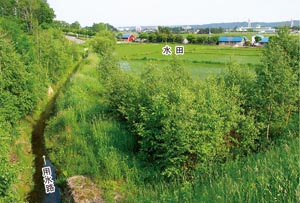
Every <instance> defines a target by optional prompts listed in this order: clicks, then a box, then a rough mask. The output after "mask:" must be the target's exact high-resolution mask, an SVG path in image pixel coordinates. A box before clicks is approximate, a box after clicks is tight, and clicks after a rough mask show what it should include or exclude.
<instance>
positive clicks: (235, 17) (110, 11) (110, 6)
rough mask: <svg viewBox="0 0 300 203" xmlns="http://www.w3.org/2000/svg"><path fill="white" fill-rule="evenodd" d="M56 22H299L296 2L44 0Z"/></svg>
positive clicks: (299, 8) (299, 7)
mask: <svg viewBox="0 0 300 203" xmlns="http://www.w3.org/2000/svg"><path fill="white" fill-rule="evenodd" d="M47 2H48V3H49V5H50V7H51V8H53V9H54V11H55V14H56V19H57V20H64V21H66V22H68V23H73V22H75V21H78V22H79V23H80V24H81V26H83V27H84V26H91V25H92V24H93V23H99V22H104V23H109V24H111V25H113V26H115V27H124V26H142V25H143V26H147V25H148V26H150V25H161V26H167V25H194V24H198V25H201V24H208V23H223V22H241V21H243V22H245V21H248V19H250V20H251V22H277V21H289V20H291V19H293V20H299V19H300V0H248V1H242V0H205V1H203V0H202V1H201V0H181V1H179V0H148V1H143V0H122V1H120V0H119V1H118V0H105V1H104V0H84V1H82V0H48V1H47Z"/></svg>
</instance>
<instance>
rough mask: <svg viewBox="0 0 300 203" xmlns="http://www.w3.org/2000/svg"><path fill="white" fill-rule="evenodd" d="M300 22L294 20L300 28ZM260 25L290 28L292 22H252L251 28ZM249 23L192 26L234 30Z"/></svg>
mask: <svg viewBox="0 0 300 203" xmlns="http://www.w3.org/2000/svg"><path fill="white" fill-rule="evenodd" d="M299 24H300V20H294V25H295V26H299ZM257 25H260V26H262V27H280V26H285V25H287V26H290V25H291V21H282V22H252V23H251V26H252V27H256V26H257ZM247 26H248V22H231V23H211V24H203V25H191V27H193V28H212V27H214V28H216V27H221V28H224V29H233V28H235V27H247Z"/></svg>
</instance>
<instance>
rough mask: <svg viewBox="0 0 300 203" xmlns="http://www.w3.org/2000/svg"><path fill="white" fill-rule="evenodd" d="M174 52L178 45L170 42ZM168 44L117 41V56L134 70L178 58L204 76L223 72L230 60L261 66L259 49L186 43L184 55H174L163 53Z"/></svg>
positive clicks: (193, 71) (193, 73) (191, 70)
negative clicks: (163, 48)
mask: <svg viewBox="0 0 300 203" xmlns="http://www.w3.org/2000/svg"><path fill="white" fill-rule="evenodd" d="M168 45H169V46H171V47H172V50H173V52H174V49H175V46H177V44H171V43H169V44H168ZM163 46H165V44H134V43H130V44H118V45H117V47H116V55H117V57H118V58H119V59H120V60H121V62H123V63H124V62H127V63H128V64H129V65H128V66H129V67H130V69H131V70H132V71H133V72H137V73H138V72H139V71H140V70H141V67H145V66H146V65H148V64H149V63H157V64H161V65H167V64H169V63H170V62H171V61H172V60H177V61H178V62H179V63H181V64H182V66H184V67H185V68H186V69H187V70H188V71H189V72H190V73H191V74H192V75H193V76H194V77H201V78H205V77H207V76H209V75H212V74H217V73H220V72H222V70H224V68H225V67H226V66H227V64H228V63H237V64H240V65H242V66H245V65H248V66H250V67H252V68H254V67H258V66H259V65H260V53H261V49H260V48H235V47H227V46H209V45H184V48H185V54H184V55H178V56H175V55H174V54H173V55H172V56H165V55H162V47H163Z"/></svg>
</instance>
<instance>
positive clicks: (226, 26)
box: [119, 20, 300, 31]
mask: <svg viewBox="0 0 300 203" xmlns="http://www.w3.org/2000/svg"><path fill="white" fill-rule="evenodd" d="M258 25H260V26H262V27H280V26H285V25H287V26H290V25H291V21H281V22H251V26H252V27H256V26H258ZM299 25H300V20H294V26H299ZM182 26H190V27H192V28H193V29H197V28H218V27H221V28H224V29H233V28H236V27H247V26H248V22H230V23H210V24H202V25H169V26H166V27H182ZM141 27H142V28H143V29H144V28H148V29H150V28H151V29H155V28H156V26H141ZM120 28H123V29H124V31H125V30H127V31H129V30H135V28H136V27H134V26H128V27H120ZM120 28H119V29H120Z"/></svg>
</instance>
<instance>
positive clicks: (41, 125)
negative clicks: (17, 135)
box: [27, 95, 61, 203]
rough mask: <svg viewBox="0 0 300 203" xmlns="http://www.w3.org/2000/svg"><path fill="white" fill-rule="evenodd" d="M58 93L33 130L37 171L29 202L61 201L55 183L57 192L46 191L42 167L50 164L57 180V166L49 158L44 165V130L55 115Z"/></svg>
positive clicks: (32, 142)
mask: <svg viewBox="0 0 300 203" xmlns="http://www.w3.org/2000/svg"><path fill="white" fill-rule="evenodd" d="M56 97H57V95H55V96H54V97H53V98H52V99H51V100H50V101H49V102H48V104H47V106H46V110H45V111H44V112H43V113H42V114H41V115H40V118H39V120H38V122H37V123H36V125H35V126H34V128H33V131H32V138H31V139H32V141H31V144H32V153H33V154H34V155H35V160H34V167H35V173H34V175H33V181H34V188H33V190H32V191H31V192H30V193H29V196H28V199H27V200H28V201H29V203H60V202H61V198H60V193H59V188H58V187H57V185H55V186H56V187H55V193H49V194H46V193H45V187H44V181H43V177H42V167H45V166H50V167H51V169H52V170H51V171H52V177H53V179H52V180H53V181H54V182H55V179H56V174H55V167H54V166H53V165H52V164H51V162H50V160H49V159H47V163H46V165H44V159H43V156H44V155H45V156H47V151H46V147H45V138H44V131H45V127H46V122H47V120H49V118H50V117H51V116H52V115H53V112H54V106H55V100H56Z"/></svg>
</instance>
